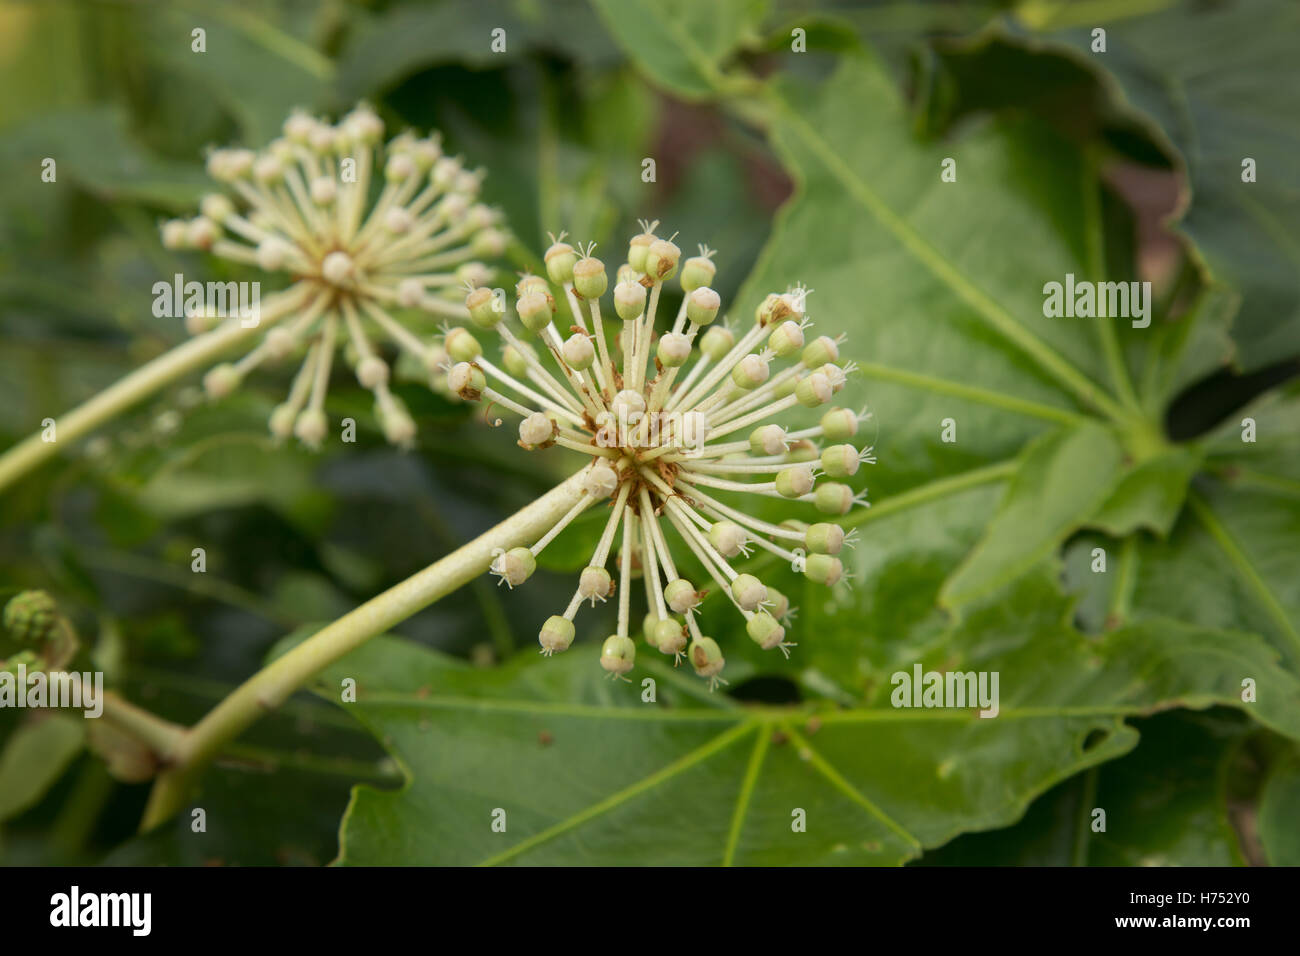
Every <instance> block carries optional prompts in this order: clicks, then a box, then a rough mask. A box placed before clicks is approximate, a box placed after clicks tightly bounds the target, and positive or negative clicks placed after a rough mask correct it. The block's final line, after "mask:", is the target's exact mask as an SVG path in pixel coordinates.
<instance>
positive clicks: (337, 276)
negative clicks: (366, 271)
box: [320, 250, 352, 285]
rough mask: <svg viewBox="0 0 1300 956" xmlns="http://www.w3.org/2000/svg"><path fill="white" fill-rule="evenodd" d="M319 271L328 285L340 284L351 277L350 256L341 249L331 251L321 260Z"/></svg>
mask: <svg viewBox="0 0 1300 956" xmlns="http://www.w3.org/2000/svg"><path fill="white" fill-rule="evenodd" d="M320 273H321V276H322V277H323V278H324V279H325V281H326V282H328V283H329V284H330V285H342V284H343V283H345V282H347V281H348V280H349V279H351V278H352V257H351V256H350V255H348V254H347V253H346V252H342V251H337V250H336V251H334V252H331V253H330V254H329V255H327V256H326V257H325V258H324V259H323V260H321V264H320Z"/></svg>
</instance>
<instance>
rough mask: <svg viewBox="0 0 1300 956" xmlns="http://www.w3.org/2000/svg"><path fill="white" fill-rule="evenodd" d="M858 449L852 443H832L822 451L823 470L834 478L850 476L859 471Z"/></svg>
mask: <svg viewBox="0 0 1300 956" xmlns="http://www.w3.org/2000/svg"><path fill="white" fill-rule="evenodd" d="M859 464H860V462H859V460H858V450H857V449H856V448H854V447H853V446H852V445H831V447H830V448H827V449H826V450H825V451H823V452H822V471H824V472H826V474H828V475H830V476H831V477H832V478H849V477H852V476H853V475H856V474H857V473H858V465H859Z"/></svg>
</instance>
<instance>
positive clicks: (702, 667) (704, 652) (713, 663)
mask: <svg viewBox="0 0 1300 956" xmlns="http://www.w3.org/2000/svg"><path fill="white" fill-rule="evenodd" d="M687 653H688V655H689V657H690V659H691V666H692V667H693V668H695V673H696V674H698V675H699V676H700V677H716V676H717V675H718V673H719V672H721V670H722V668H723V666H724V665H725V664H726V663H727V661H726V659H725V658H724V657H723V656H722V648H720V647H718V642H717V641H715V640H714V639H713V638H711V637H697V638H696V639H695V640H693V641H691V649H690V650H689V651H688V652H687Z"/></svg>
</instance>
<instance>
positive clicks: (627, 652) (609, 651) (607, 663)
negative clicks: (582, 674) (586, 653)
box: [600, 634, 636, 676]
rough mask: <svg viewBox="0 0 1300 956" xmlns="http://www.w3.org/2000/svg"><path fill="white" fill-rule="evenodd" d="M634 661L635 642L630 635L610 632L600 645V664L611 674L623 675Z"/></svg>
mask: <svg viewBox="0 0 1300 956" xmlns="http://www.w3.org/2000/svg"><path fill="white" fill-rule="evenodd" d="M635 663H636V644H634V643H633V642H632V638H630V637H619V636H618V635H617V634H611V635H610V636H609V637H607V638H605V643H604V644H602V645H601V647H600V666H601V667H603V668H605V670H607V671H609V672H610V673H611V674H617V675H620V676H621V675H623V674H626V673H627V672H628V671H630V670H631V669H632V666H633V665H634V664H635Z"/></svg>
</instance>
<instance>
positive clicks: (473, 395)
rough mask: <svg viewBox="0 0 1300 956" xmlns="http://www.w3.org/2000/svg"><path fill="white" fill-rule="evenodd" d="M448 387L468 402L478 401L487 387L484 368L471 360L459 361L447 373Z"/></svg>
mask: <svg viewBox="0 0 1300 956" xmlns="http://www.w3.org/2000/svg"><path fill="white" fill-rule="evenodd" d="M447 387H448V388H449V389H451V391H452V393H453V394H456V395H459V396H460V397H461V398H463V399H465V401H467V402H477V401H478V400H479V399H480V398H482V397H483V389H485V388H487V379H486V378H485V377H484V375H483V370H482V369H480V368H479V367H478V366H477V365H471V364H470V363H469V362H458V363H457V364H455V365H453V366H452V367H451V371H450V372H448V373H447Z"/></svg>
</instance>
